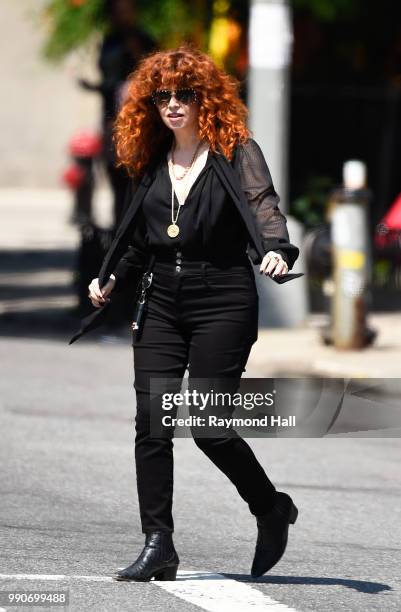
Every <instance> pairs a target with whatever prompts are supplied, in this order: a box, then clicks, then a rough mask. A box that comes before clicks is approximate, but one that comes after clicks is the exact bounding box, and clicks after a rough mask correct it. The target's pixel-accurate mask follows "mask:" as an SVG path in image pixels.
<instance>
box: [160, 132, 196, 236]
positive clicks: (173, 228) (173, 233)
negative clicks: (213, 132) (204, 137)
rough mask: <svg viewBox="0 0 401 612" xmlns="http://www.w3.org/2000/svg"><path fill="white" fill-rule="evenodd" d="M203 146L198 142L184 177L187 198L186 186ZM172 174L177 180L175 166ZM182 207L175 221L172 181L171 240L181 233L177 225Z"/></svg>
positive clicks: (169, 234) (169, 229)
mask: <svg viewBox="0 0 401 612" xmlns="http://www.w3.org/2000/svg"><path fill="white" fill-rule="evenodd" d="M201 144H202V141H199V142H198V146H197V147H196V149H195V153H194V155H193V157H192V161H191V165H190V166H189V168H188V171H187V172H186V173H185V175H184V176H186V181H185V189H184V193H185V196H187V192H186V186H187V183H188V178H189V176H190V174H191V172H192V168H193V166H194V163H195V159H196V154H197V152H198V150H199V147H200V145H201ZM172 159H173V156H172ZM172 173H173V176H174V178H175V173H174V165H173V164H172ZM184 176H183V177H180V178H184ZM177 199H178V198H177ZM184 202H185V199H184ZM182 206H183V204H180V202H178V211H177V216H176V218H175V219H174V185H173V181H172V180H171V223H170V225H169V226H168V227H167V235H168V236H169V237H170V238H176V237H177V236H178V234H179V233H180V228H179V226H178V225H177V219H178V215H179V214H180V210H181V207H182Z"/></svg>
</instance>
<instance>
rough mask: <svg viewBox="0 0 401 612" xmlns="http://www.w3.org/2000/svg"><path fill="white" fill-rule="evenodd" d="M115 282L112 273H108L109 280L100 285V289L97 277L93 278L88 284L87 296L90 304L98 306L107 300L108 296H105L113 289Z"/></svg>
mask: <svg viewBox="0 0 401 612" xmlns="http://www.w3.org/2000/svg"><path fill="white" fill-rule="evenodd" d="M115 284H116V279H115V276H114V275H113V274H111V275H110V278H109V280H108V281H107V283H106V284H105V285H104V286H103V287H102V289H100V287H99V279H98V278H94V279H93V280H92V282H91V284H90V285H89V286H88V289H89V293H88V297H89V299H90V301H91V302H92V305H93V306H95V307H96V308H100V307H101V306H103V305H104V304H105V303H106V302H108V301H109V298H108V297H107V296H108V295H109V294H110V293H111V292H112V291H113V289H114V285H115Z"/></svg>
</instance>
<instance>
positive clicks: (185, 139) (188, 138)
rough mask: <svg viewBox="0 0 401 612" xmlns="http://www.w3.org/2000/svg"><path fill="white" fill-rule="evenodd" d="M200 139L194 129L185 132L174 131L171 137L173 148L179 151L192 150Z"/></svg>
mask: <svg viewBox="0 0 401 612" xmlns="http://www.w3.org/2000/svg"><path fill="white" fill-rule="evenodd" d="M200 140H201V139H200V138H199V135H198V134H197V132H195V131H191V132H187V133H180V132H175V133H174V139H173V146H174V150H175V151H176V152H179V153H180V152H181V153H185V152H187V151H193V150H194V149H195V147H196V146H197V145H198V144H199V142H200Z"/></svg>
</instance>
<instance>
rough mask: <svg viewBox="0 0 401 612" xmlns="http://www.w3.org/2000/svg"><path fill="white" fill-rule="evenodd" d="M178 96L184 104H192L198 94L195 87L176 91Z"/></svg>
mask: <svg viewBox="0 0 401 612" xmlns="http://www.w3.org/2000/svg"><path fill="white" fill-rule="evenodd" d="M176 98H177V100H179V101H180V102H182V104H192V102H194V101H195V98H196V94H195V91H194V90H193V89H179V90H178V91H177V92H176Z"/></svg>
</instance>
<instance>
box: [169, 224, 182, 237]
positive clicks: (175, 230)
mask: <svg viewBox="0 0 401 612" xmlns="http://www.w3.org/2000/svg"><path fill="white" fill-rule="evenodd" d="M179 233H180V228H179V227H178V225H177V224H176V223H171V224H170V225H169V226H168V228H167V234H168V235H169V236H170V238H175V237H176V236H178V234H179Z"/></svg>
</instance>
